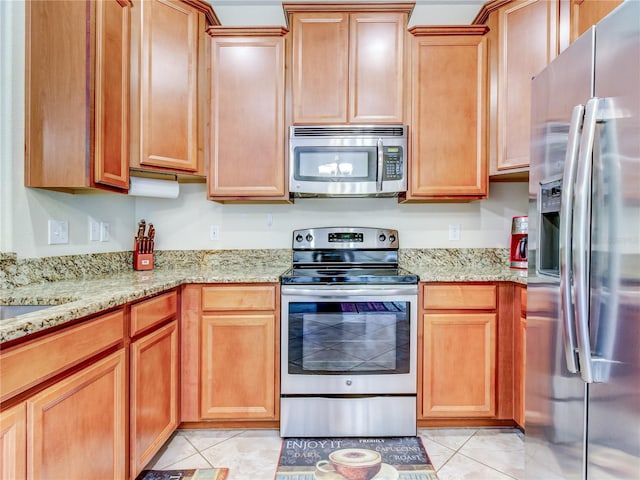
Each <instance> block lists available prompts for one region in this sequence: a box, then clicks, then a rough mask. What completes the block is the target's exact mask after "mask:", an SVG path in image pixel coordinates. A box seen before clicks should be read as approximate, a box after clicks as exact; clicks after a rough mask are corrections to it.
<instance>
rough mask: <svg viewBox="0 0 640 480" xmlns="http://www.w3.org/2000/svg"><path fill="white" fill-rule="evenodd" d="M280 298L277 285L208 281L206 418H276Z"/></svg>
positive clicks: (204, 349) (204, 376)
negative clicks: (213, 284) (214, 282)
mask: <svg viewBox="0 0 640 480" xmlns="http://www.w3.org/2000/svg"><path fill="white" fill-rule="evenodd" d="M279 304H280V301H279V295H278V291H277V287H276V286H275V285H228V286H225V285H216V286H204V287H203V289H202V305H203V310H204V312H203V314H202V317H201V327H200V330H201V333H202V340H201V345H202V351H201V352H200V355H201V372H200V415H201V418H202V419H223V420H224V419H226V420H228V419H240V420H276V419H277V415H278V410H279V409H278V401H277V399H278V397H277V396H278V395H279V392H278V389H277V387H276V386H277V385H278V380H279V372H278V364H277V352H278V350H277V345H278V344H279V342H278V331H279V330H278V328H277V318H278V317H277V313H276V312H277V309H278V308H279Z"/></svg>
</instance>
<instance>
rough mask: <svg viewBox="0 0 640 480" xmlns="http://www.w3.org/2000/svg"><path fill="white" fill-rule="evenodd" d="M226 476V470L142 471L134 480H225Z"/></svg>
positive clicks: (227, 471) (227, 472) (227, 470)
mask: <svg viewBox="0 0 640 480" xmlns="http://www.w3.org/2000/svg"><path fill="white" fill-rule="evenodd" d="M228 474H229V469H228V468H198V469H195V470H194V469H191V470H144V471H143V472H142V473H141V474H140V475H138V478H137V479H136V480H225V479H226V478H227V475H228Z"/></svg>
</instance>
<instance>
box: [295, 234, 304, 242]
mask: <svg viewBox="0 0 640 480" xmlns="http://www.w3.org/2000/svg"><path fill="white" fill-rule="evenodd" d="M302 240H303V238H302V235H300V234H298V235H296V242H301V241H302Z"/></svg>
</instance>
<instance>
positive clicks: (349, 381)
mask: <svg viewBox="0 0 640 480" xmlns="http://www.w3.org/2000/svg"><path fill="white" fill-rule="evenodd" d="M345 383H346V384H347V385H348V386H351V384H352V383H353V382H352V381H351V379H349V380H347V381H346V382H345Z"/></svg>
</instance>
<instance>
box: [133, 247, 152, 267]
mask: <svg viewBox="0 0 640 480" xmlns="http://www.w3.org/2000/svg"><path fill="white" fill-rule="evenodd" d="M133 269H134V270H153V253H138V252H136V251H135V250H134V252H133Z"/></svg>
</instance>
